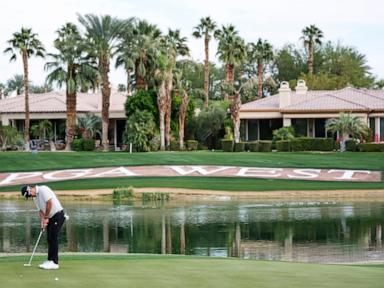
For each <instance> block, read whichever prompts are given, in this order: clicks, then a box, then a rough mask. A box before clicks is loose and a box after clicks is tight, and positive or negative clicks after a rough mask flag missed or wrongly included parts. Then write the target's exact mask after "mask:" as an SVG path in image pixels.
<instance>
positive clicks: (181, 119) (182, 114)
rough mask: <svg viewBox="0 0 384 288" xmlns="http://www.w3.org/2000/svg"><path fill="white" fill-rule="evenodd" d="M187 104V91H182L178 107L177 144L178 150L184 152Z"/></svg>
mask: <svg viewBox="0 0 384 288" xmlns="http://www.w3.org/2000/svg"><path fill="white" fill-rule="evenodd" d="M188 103H189V96H188V93H187V91H183V97H182V98H181V104H180V107H179V141H180V142H179V143H180V150H184V124H185V112H186V111H187V107H188Z"/></svg>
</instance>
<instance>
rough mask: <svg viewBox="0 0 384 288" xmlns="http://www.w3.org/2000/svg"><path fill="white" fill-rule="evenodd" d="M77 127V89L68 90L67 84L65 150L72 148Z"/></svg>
mask: <svg viewBox="0 0 384 288" xmlns="http://www.w3.org/2000/svg"><path fill="white" fill-rule="evenodd" d="M75 129H76V90H75V91H73V92H69V91H68V85H67V121H66V134H65V138H66V139H65V142H66V145H65V150H66V151H71V150H72V147H71V146H72V142H73V138H74V135H75Z"/></svg>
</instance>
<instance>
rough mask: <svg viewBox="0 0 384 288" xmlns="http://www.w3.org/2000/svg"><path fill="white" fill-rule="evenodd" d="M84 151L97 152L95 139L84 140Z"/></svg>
mask: <svg viewBox="0 0 384 288" xmlns="http://www.w3.org/2000/svg"><path fill="white" fill-rule="evenodd" d="M82 140H83V143H82V150H83V151H93V150H95V139H82Z"/></svg>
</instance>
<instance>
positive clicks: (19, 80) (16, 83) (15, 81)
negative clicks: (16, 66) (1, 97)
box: [7, 74, 24, 95]
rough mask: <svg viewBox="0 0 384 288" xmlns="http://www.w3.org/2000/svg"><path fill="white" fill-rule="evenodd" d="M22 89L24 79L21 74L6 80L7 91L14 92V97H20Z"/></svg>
mask: <svg viewBox="0 0 384 288" xmlns="http://www.w3.org/2000/svg"><path fill="white" fill-rule="evenodd" d="M23 88H24V77H23V75H21V74H16V75H14V76H13V77H12V78H11V79H9V80H7V91H16V95H21V93H22V92H23Z"/></svg>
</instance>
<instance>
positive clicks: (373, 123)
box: [369, 118, 376, 141]
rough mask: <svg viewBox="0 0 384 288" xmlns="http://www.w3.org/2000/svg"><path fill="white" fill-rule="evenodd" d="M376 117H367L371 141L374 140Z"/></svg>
mask: <svg viewBox="0 0 384 288" xmlns="http://www.w3.org/2000/svg"><path fill="white" fill-rule="evenodd" d="M375 120H376V118H369V128H370V129H371V141H375V139H376V137H375V135H376V121H375Z"/></svg>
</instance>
